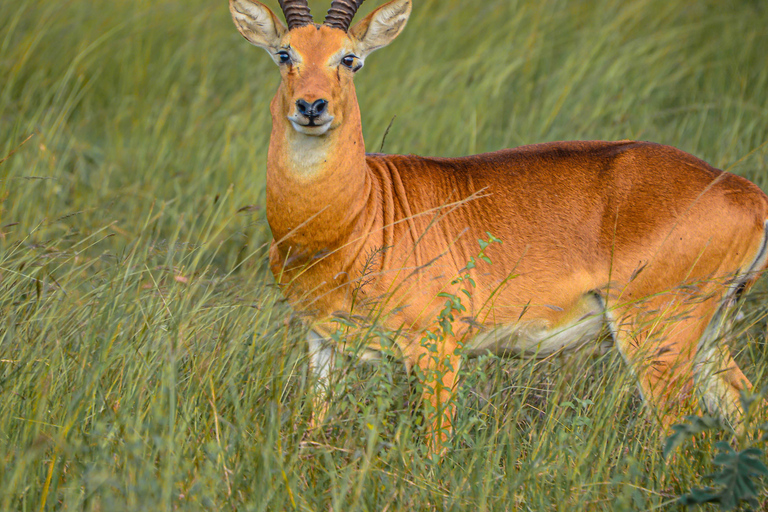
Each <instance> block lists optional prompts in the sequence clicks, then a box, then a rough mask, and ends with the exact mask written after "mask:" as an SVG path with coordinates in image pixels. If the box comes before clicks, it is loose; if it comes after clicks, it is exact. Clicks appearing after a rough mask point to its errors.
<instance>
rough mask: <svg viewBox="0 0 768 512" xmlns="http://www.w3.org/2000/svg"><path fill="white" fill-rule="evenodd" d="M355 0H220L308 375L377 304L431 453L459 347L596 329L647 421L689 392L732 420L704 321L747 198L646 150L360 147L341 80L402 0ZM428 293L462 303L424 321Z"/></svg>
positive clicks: (727, 365) (401, 11)
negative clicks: (270, 74)
mask: <svg viewBox="0 0 768 512" xmlns="http://www.w3.org/2000/svg"><path fill="white" fill-rule="evenodd" d="M361 3H362V0H334V1H333V2H332V4H331V8H330V10H329V11H328V15H327V17H326V19H325V22H324V23H323V24H322V25H317V24H315V23H313V21H312V17H311V15H310V12H309V7H308V5H307V3H306V0H280V5H281V7H282V10H283V12H284V14H285V18H286V21H287V27H286V26H285V25H283V23H282V22H281V21H280V20H279V19H278V18H277V17H276V16H275V15H274V14H273V13H272V12H271V11H270V10H269V9H268V8H267V7H266V6H264V5H262V4H261V3H259V2H257V1H255V0H230V4H229V5H230V10H231V13H232V16H233V18H234V21H235V24H236V26H237V28H238V30H239V31H240V33H241V34H242V35H243V36H244V37H245V38H246V39H247V40H248V41H250V42H251V43H252V44H254V45H256V46H259V47H261V48H264V49H265V50H266V51H267V52H268V53H269V55H270V56H271V57H272V59H273V60H274V61H275V63H276V64H277V65H278V67H279V69H280V73H281V75H282V82H281V84H280V86H279V88H278V90H277V94H276V95H275V97H274V99H273V100H272V103H271V106H270V109H271V113H272V135H271V139H270V144H269V153H268V160H267V218H268V221H269V225H270V227H271V228H272V233H273V235H274V242H273V244H272V247H271V251H270V264H271V268H272V271H273V273H274V275H275V278H276V279H277V281H278V282H279V283H280V284H281V285H282V286H283V291H284V293H285V295H286V296H287V298H288V299H289V301H290V302H291V303H292V305H293V307H295V308H297V309H298V310H301V311H303V312H305V313H306V314H307V316H308V317H309V318H311V319H312V325H311V330H310V334H309V336H308V341H309V345H310V355H311V362H312V367H313V369H314V372H315V373H316V375H317V381H318V382H319V383H320V385H321V386H322V385H323V383H324V382H325V381H326V379H327V378H328V374H329V372H330V371H331V370H332V365H333V354H334V351H335V350H338V349H339V348H340V347H338V346H333V345H332V344H331V342H330V339H329V335H330V334H331V333H332V332H334V330H335V329H336V328H337V327H336V326H337V324H336V323H335V322H334V315H337V314H338V312H346V314H348V315H349V314H351V315H358V316H359V315H363V316H364V315H365V314H367V313H368V312H369V310H370V308H372V307H373V306H372V305H375V304H378V307H380V308H386V309H387V312H386V314H385V315H383V316H382V318H384V320H383V321H384V323H385V324H386V326H387V327H388V328H390V329H391V330H392V331H393V332H394V331H397V332H398V333H399V334H398V336H397V337H396V338H395V341H394V343H395V344H396V348H397V350H398V351H399V353H400V355H401V356H402V358H403V360H404V361H405V363H406V365H407V367H408V368H409V369H413V368H414V367H418V368H419V369H420V370H421V371H419V372H418V374H419V375H422V376H425V377H424V380H425V381H426V382H424V389H425V403H427V404H431V405H432V407H431V408H430V410H431V413H430V415H429V417H430V418H431V421H432V422H433V423H432V427H433V429H432V431H431V432H432V435H431V436H430V439H429V441H430V442H431V443H435V445H436V447H438V446H440V445H442V443H444V441H445V439H446V436H447V435H448V434H449V433H450V430H451V421H452V417H453V412H454V405H453V401H452V400H451V398H452V391H453V389H454V387H455V385H456V374H457V373H456V372H457V371H458V369H459V364H460V362H461V357H462V355H465V356H472V355H477V354H481V353H485V352H488V351H490V352H494V353H503V354H526V355H530V356H546V355H549V354H552V353H553V352H555V351H561V350H562V351H567V350H576V349H579V348H582V347H585V346H588V345H589V343H590V341H591V340H594V338H595V336H596V335H597V333H598V331H599V330H600V329H601V327H602V326H604V325H606V324H607V325H608V327H609V329H610V333H611V336H612V342H613V345H615V346H616V347H617V348H618V350H619V351H620V353H621V355H622V356H623V358H624V359H625V361H626V362H627V364H629V365H630V367H631V368H632V371H633V372H634V374H635V375H636V376H637V379H638V381H639V386H640V389H641V392H642V395H643V398H644V400H645V401H646V402H649V403H650V404H651V405H653V406H654V407H655V408H656V410H657V411H658V413H659V418H660V419H661V422H662V423H663V424H668V423H669V422H670V421H672V420H674V419H675V418H676V415H677V414H679V413H680V410H679V408H680V405H679V402H680V401H681V400H682V399H681V397H686V396H688V395H690V394H691V392H693V391H697V392H698V394H699V396H700V398H701V399H702V401H703V403H704V405H705V407H706V408H707V409H709V410H710V411H712V412H715V413H718V414H722V415H726V416H734V415H735V416H737V417H738V415H739V408H740V405H739V400H738V395H739V391H740V390H742V389H745V388H749V387H750V383H749V381H748V380H747V378H746V377H745V376H744V374H743V373H742V372H741V370H740V369H739V367H738V366H737V365H736V363H735V362H734V360H733V359H732V357H731V355H730V352H729V350H728V348H727V347H726V346H725V345H724V344H723V343H722V335H721V331H722V327H723V323H724V318H725V316H726V313H727V309H728V306H729V304H731V303H732V302H733V300H734V298H735V297H736V296H737V295H738V294H739V293H741V292H742V291H743V290H744V289H745V288H747V287H748V286H749V285H750V284H751V283H752V282H753V281H754V280H755V279H756V278H757V276H758V274H759V273H761V272H762V271H763V269H764V268H765V266H766V254H767V251H766V218H768V198H767V197H766V196H765V194H763V192H762V191H761V190H760V189H759V188H758V187H757V186H755V185H753V184H752V183H750V182H749V181H747V180H745V179H743V178H740V177H738V176H735V175H733V174H729V173H727V172H723V171H720V170H718V169H714V168H712V167H711V166H709V165H708V164H706V163H705V162H703V161H701V160H699V159H697V158H695V157H693V156H691V155H689V154H687V153H684V152H682V151H680V150H678V149H675V148H672V147H668V146H662V145H658V144H652V143H648V142H634V141H619V142H598V141H592V142H555V143H547V144H536V145H531V146H524V147H519V148H515V149H505V150H501V151H497V152H495V153H488V154H482V155H475V156H468V157H464V158H429V157H419V156H411V155H409V156H403V155H381V154H366V153H365V146H364V141H363V134H362V128H361V121H360V111H359V107H358V103H357V97H356V94H355V87H354V85H353V78H354V75H355V73H357V72H359V71H360V69H361V68H362V67H363V63H364V62H365V59H366V58H367V57H368V55H369V54H370V53H371V52H373V51H374V50H377V49H379V48H382V47H383V46H386V45H387V44H389V43H390V42H392V40H393V39H395V37H397V35H398V34H399V33H400V32H401V31H402V30H403V28H404V27H405V24H406V21H407V19H408V16H409V14H410V12H411V1H410V0H391V1H390V2H388V3H387V4H385V5H383V6H381V7H379V8H378V9H376V10H375V11H373V12H372V13H371V14H370V15H369V16H367V17H366V18H365V19H363V20H362V21H360V22H359V23H357V24H356V25H355V26H354V27H352V28H349V27H350V22H351V20H352V17H353V16H354V14H355V12H356V10H357V8H358V7H359V5H360V4H361ZM486 232H487V233H490V234H492V235H493V236H495V237H497V238H498V239H500V240H501V241H502V242H503V243H501V244H498V243H494V244H491V245H489V246H488V247H485V249H484V255H485V256H486V257H488V258H490V260H491V261H492V264H491V265H489V264H485V263H482V262H481V261H480V260H479V259H478V260H477V261H478V264H477V265H469V264H468V262H471V261H473V257H475V256H477V255H478V252H479V250H480V248H479V246H478V239H480V238H483V239H486V238H487V237H488V235H486ZM459 277H461V279H459ZM471 283H474V286H472V285H471ZM463 292H466V293H463ZM446 297H448V300H449V301H450V300H453V299H451V298H452V297H463V301H462V302H461V304H460V305H457V306H456V308H455V310H453V314H447V315H446V314H443V315H440V314H439V312H440V311H442V310H443V308H444V307H445V303H446V300H447V299H446ZM462 308H465V311H462ZM438 318H440V321H439V325H437V324H438V320H437V319H438ZM430 332H431V333H433V334H432V337H431V338H429V342H428V343H425V342H424V341H423V340H424V339H425V337H428V336H429V335H428V334H427V333H430ZM435 333H436V334H435ZM342 348H343V347H342ZM367 348H368V349H369V350H370V351H371V352H376V350H377V349H381V344H380V343H379V344H377V342H371V345H370V346H369V347H367ZM323 409H324V407H322V406H318V407H316V410H315V415H314V421H320V420H321V419H322V414H323Z"/></svg>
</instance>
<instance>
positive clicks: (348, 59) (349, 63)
mask: <svg viewBox="0 0 768 512" xmlns="http://www.w3.org/2000/svg"><path fill="white" fill-rule="evenodd" d="M355 59H357V57H355V56H354V55H347V56H345V57H342V59H341V63H342V64H343V65H344V66H345V67H348V68H349V69H352V70H353V71H357V69H356V68H353V66H354V65H355Z"/></svg>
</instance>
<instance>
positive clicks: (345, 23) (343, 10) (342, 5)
mask: <svg viewBox="0 0 768 512" xmlns="http://www.w3.org/2000/svg"><path fill="white" fill-rule="evenodd" d="M363 2H364V0H333V2H331V8H330V9H328V14H326V15H325V21H324V22H323V24H324V25H327V26H329V27H333V28H340V29H341V30H343V31H344V32H346V31H347V30H348V29H349V24H350V23H352V18H354V17H355V13H356V12H357V10H358V9H359V8H360V6H361V5H362V4H363Z"/></svg>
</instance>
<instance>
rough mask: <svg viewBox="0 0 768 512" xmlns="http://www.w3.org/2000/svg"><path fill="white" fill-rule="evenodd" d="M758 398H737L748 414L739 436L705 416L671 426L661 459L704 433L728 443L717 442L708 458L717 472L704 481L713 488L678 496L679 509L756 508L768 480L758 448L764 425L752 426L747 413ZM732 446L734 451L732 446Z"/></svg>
mask: <svg viewBox="0 0 768 512" xmlns="http://www.w3.org/2000/svg"><path fill="white" fill-rule="evenodd" d="M757 400H762V397H761V396H756V395H748V394H747V393H746V392H742V394H741V404H742V407H743V410H744V411H748V412H747V415H746V418H745V420H744V423H743V424H741V425H739V430H740V433H739V434H737V433H736V432H734V430H733V429H732V428H731V427H730V426H728V425H727V424H726V423H724V422H722V421H721V420H720V419H715V418H712V417H709V416H687V417H686V421H687V422H686V423H681V424H678V425H674V426H673V427H672V430H673V432H674V433H673V434H672V435H670V436H669V437H668V438H667V440H666V442H665V444H664V457H665V458H666V457H669V455H670V454H671V453H672V452H673V451H674V450H675V449H676V448H678V447H680V445H682V444H683V443H684V442H685V440H686V439H688V438H693V437H696V436H700V435H702V434H703V433H705V432H709V433H710V435H718V434H719V435H720V436H724V437H726V439H729V441H726V440H720V441H717V442H716V443H715V444H714V447H715V448H716V449H717V453H716V454H715V455H714V457H712V461H711V462H712V465H714V466H716V467H717V468H718V469H717V471H715V472H713V473H710V474H708V475H706V476H705V477H704V479H705V480H709V481H711V482H712V484H713V485H711V486H707V487H702V488H693V489H691V490H690V491H689V492H688V493H686V494H683V495H682V496H680V499H679V503H680V504H681V505H686V506H692V505H702V504H705V503H714V504H717V505H718V506H719V507H720V510H734V509H736V508H739V507H740V506H741V505H747V506H749V507H752V508H758V507H759V506H760V502H759V501H758V496H759V495H760V494H761V491H762V489H763V488H764V485H765V482H764V478H765V477H766V476H768V467H766V465H765V463H764V462H763V460H764V459H765V453H764V451H763V448H762V445H763V443H764V442H765V441H766V440H767V439H768V423H763V424H761V425H758V426H755V425H753V424H752V423H754V420H755V418H754V416H753V415H752V414H751V413H750V411H751V410H752V409H753V408H752V405H754V403H755V401H757ZM732 445H734V446H735V448H734V447H733V446H732Z"/></svg>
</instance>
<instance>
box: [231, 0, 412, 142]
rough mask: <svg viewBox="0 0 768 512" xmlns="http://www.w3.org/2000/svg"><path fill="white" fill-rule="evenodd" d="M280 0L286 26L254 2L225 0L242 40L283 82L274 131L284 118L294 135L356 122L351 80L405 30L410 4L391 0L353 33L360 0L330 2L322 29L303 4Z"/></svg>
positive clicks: (274, 111) (322, 131)
mask: <svg viewBox="0 0 768 512" xmlns="http://www.w3.org/2000/svg"><path fill="white" fill-rule="evenodd" d="M279 1H280V7H281V8H282V10H283V13H284V14H285V19H286V22H287V24H288V26H287V27H286V26H285V25H283V23H282V22H281V21H280V20H279V19H278V18H277V17H276V16H275V14H274V13H272V11H271V10H269V8H267V7H266V6H265V5H263V4H261V3H259V2H257V1H256V0H230V1H229V9H230V11H231V13H232V18H233V19H234V22H235V25H236V26H237V29H238V30H239V31H240V33H241V34H242V35H243V37H245V38H246V39H247V40H248V41H249V42H250V43H251V44H253V45H255V46H258V47H260V48H264V49H265V50H266V51H267V52H268V53H269V55H270V56H271V57H272V60H274V61H275V63H276V64H277V65H278V66H279V68H280V74H281V75H282V82H281V84H280V87H279V89H278V91H277V94H276V95H275V98H274V99H273V101H272V105H271V111H272V117H273V123H275V125H274V126H275V128H276V127H277V125H278V124H279V123H281V122H283V120H287V121H288V122H289V123H288V126H286V127H290V129H291V130H293V131H294V132H296V133H298V134H302V135H305V136H311V137H318V136H324V135H327V134H329V133H330V132H333V131H335V130H337V129H338V128H339V127H341V126H343V125H344V124H345V122H350V123H355V122H357V124H359V111H358V106H357V97H356V95H355V88H354V85H353V82H352V79H353V77H354V75H355V73H356V72H357V71H359V70H360V68H362V67H363V63H364V62H365V58H366V57H367V56H368V55H369V54H370V53H371V52H373V51H374V50H376V49H378V48H381V47H383V46H386V45H387V44H389V43H390V42H391V41H392V40H393V39H395V37H397V35H398V34H399V33H400V32H401V31H402V29H403V27H405V23H406V21H407V19H408V15H409V14H410V12H411V0H391V1H390V2H389V3H387V4H385V5H383V6H381V7H379V8H378V9H376V10H375V11H373V12H372V13H371V14H370V15H368V16H367V17H366V18H365V19H364V20H362V21H360V22H359V23H358V24H357V25H355V26H354V27H352V28H351V29H350V28H349V25H350V22H351V21H352V17H353V16H354V15H355V12H356V11H357V9H358V7H360V4H362V3H363V0H333V2H332V3H331V8H330V10H329V11H328V15H327V16H326V18H325V21H324V23H323V24H322V25H317V24H315V23H313V21H312V16H311V15H310V12H309V6H308V4H307V0H279ZM358 128H359V127H358ZM289 136H290V135H289Z"/></svg>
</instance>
